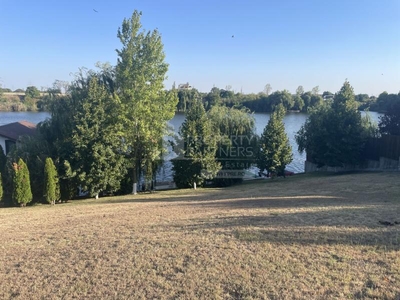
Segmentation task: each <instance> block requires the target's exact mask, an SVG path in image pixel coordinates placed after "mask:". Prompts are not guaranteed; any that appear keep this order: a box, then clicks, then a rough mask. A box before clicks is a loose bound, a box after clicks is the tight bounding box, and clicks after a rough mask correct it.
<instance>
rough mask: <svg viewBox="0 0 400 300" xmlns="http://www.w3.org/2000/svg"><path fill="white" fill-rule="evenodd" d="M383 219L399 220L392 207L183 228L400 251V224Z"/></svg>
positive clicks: (213, 221)
mask: <svg viewBox="0 0 400 300" xmlns="http://www.w3.org/2000/svg"><path fill="white" fill-rule="evenodd" d="M380 218H387V219H390V220H394V219H399V221H400V217H399V216H398V214H397V213H396V209H393V207H386V208H385V209H382V208H381V207H359V208H345V207H344V208H336V209H325V210H317V211H306V212H293V213H291V212H284V213H276V212H274V211H271V212H269V213H267V214H263V215H256V216H254V215H244V216H228V217H213V218H203V219H196V220H193V222H192V224H189V225H186V226H183V228H184V230H190V231H191V230H213V231H215V232H217V233H221V234H229V235H234V236H235V237H236V238H238V239H239V240H241V241H247V242H273V243H283V244H300V245H312V244H315V245H325V244H349V245H369V246H371V245H377V246H387V247H391V248H396V249H400V225H395V226H383V225H382V224H380V223H379V220H380ZM180 227H181V228H182V226H180Z"/></svg>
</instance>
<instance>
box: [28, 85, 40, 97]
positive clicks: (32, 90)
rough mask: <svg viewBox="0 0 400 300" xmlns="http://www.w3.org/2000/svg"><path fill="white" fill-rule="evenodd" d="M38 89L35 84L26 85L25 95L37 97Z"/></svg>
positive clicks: (38, 94)
mask: <svg viewBox="0 0 400 300" xmlns="http://www.w3.org/2000/svg"><path fill="white" fill-rule="evenodd" d="M39 96H40V91H39V90H38V89H37V87H35V86H28V87H27V88H26V91H25V97H30V98H38V97H39Z"/></svg>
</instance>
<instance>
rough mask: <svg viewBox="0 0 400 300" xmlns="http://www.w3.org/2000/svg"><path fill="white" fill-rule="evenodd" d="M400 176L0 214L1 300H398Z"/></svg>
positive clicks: (318, 178) (267, 184) (261, 184)
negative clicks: (385, 223) (387, 223)
mask: <svg viewBox="0 0 400 300" xmlns="http://www.w3.org/2000/svg"><path fill="white" fill-rule="evenodd" d="M379 221H387V222H390V223H393V224H394V222H396V221H398V222H399V221H400V173H358V174H344V175H297V176H293V177H290V178H287V179H280V178H278V179H276V180H260V181H253V182H246V183H245V184H242V185H238V186H234V187H230V188H225V189H198V190H171V191H164V192H157V193H154V194H140V195H136V196H132V195H129V196H123V197H109V198H101V199H99V200H84V201H72V202H71V203H67V204H60V205H56V206H55V207H50V206H47V205H40V206H35V207H26V208H2V209H0V237H1V246H0V283H1V284H0V298H1V299H8V298H16V299H60V298H62V299H100V298H102V299H148V298H156V299H197V298H201V299H399V298H400V224H395V225H393V226H385V225H382V224H380V223H379Z"/></svg>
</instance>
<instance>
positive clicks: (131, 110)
mask: <svg viewBox="0 0 400 300" xmlns="http://www.w3.org/2000/svg"><path fill="white" fill-rule="evenodd" d="M141 15H142V14H141V12H138V11H136V10H135V11H134V12H133V14H132V17H131V18H129V19H124V21H123V22H122V26H121V27H120V28H119V29H118V38H119V40H120V42H121V43H122V48H121V49H119V50H116V51H117V54H118V62H117V66H116V84H117V87H118V89H117V91H118V96H119V99H120V101H121V106H122V110H121V115H122V122H123V124H124V129H125V130H124V141H125V145H126V146H127V149H128V150H127V151H126V155H127V157H128V158H129V160H130V163H131V167H132V169H133V174H132V179H133V188H132V193H133V194H136V192H137V183H138V177H139V175H140V171H141V170H143V169H144V168H146V169H147V172H151V171H152V166H153V165H154V161H156V160H158V159H159V158H160V155H161V153H162V150H163V149H162V148H163V146H162V145H163V144H162V143H161V142H160V141H162V138H163V136H164V134H165V133H166V130H167V121H168V120H170V119H172V118H173V116H174V113H175V109H176V104H177V103H178V98H177V95H176V92H175V91H172V92H166V91H164V85H163V82H164V80H165V79H166V73H167V71H168V64H167V63H166V62H165V54H164V50H163V44H162V41H161V35H160V33H159V32H158V30H157V29H156V30H153V31H147V32H145V31H144V30H142V29H141V28H142V25H141V23H140V18H141Z"/></svg>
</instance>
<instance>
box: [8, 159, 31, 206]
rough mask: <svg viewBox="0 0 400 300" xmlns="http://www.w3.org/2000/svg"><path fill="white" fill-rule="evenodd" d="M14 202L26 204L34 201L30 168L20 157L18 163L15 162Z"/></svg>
mask: <svg viewBox="0 0 400 300" xmlns="http://www.w3.org/2000/svg"><path fill="white" fill-rule="evenodd" d="M12 199H13V201H14V203H17V204H19V205H21V206H25V205H26V204H27V203H29V202H31V201H32V192H31V182H30V179H29V170H28V167H27V166H26V164H25V162H24V161H23V160H22V159H21V158H20V159H19V160H18V163H13V193H12Z"/></svg>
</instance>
